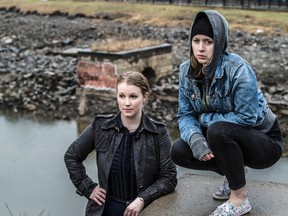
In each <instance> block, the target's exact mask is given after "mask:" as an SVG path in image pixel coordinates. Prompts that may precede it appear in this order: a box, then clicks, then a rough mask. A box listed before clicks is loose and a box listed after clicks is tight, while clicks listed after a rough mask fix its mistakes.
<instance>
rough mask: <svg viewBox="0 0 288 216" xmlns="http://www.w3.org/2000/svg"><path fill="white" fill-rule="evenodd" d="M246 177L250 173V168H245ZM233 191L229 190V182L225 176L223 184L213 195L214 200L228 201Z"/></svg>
mask: <svg viewBox="0 0 288 216" xmlns="http://www.w3.org/2000/svg"><path fill="white" fill-rule="evenodd" d="M244 172H245V175H246V174H247V172H248V168H247V167H246V166H244ZM230 193H231V190H230V188H229V182H228V180H227V178H226V177H225V176H224V181H223V183H222V184H221V185H220V186H219V187H218V188H217V190H216V191H215V193H213V198H214V199H216V200H227V199H229V197H230Z"/></svg>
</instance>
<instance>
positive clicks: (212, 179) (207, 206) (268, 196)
mask: <svg viewBox="0 0 288 216" xmlns="http://www.w3.org/2000/svg"><path fill="white" fill-rule="evenodd" d="M222 181H223V178H222V177H220V176H219V177H218V176H207V175H197V174H184V175H183V176H182V177H180V178H179V182H178V185H177V187H176V190H175V192H173V193H171V194H169V195H167V196H164V197H162V198H160V199H158V200H155V201H154V202H153V203H152V204H151V205H150V206H148V207H147V208H146V209H145V210H144V211H143V212H142V214H141V216H202V215H203V216H204V215H205V216H208V215H209V214H210V213H212V212H213V211H214V210H215V208H216V207H217V206H218V205H221V204H222V203H223V202H222V201H216V200H214V199H213V198H212V194H213V192H214V191H215V189H216V188H217V187H218V186H219V185H220V184H221V183H222ZM246 189H247V192H248V196H249V201H250V203H251V205H252V211H251V212H250V213H249V214H247V215H251V216H252V215H253V216H287V215H288V184H278V183H270V182H262V181H251V180H247V184H246Z"/></svg>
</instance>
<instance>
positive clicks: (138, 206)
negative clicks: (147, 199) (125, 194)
mask: <svg viewBox="0 0 288 216" xmlns="http://www.w3.org/2000/svg"><path fill="white" fill-rule="evenodd" d="M143 207H144V202H143V201H142V200H140V198H139V197H137V198H136V199H135V200H134V201H133V202H132V203H130V204H129V205H128V206H127V208H126V210H125V212H124V216H138V215H139V214H140V212H141V211H142V209H143Z"/></svg>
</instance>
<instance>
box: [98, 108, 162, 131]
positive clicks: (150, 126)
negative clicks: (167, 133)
mask: <svg viewBox="0 0 288 216" xmlns="http://www.w3.org/2000/svg"><path fill="white" fill-rule="evenodd" d="M120 115H121V113H120V112H118V113H116V114H115V115H114V116H113V117H112V118H109V119H107V120H106V121H104V122H103V124H102V125H101V128H102V129H104V130H105V129H111V128H115V129H116V130H120V128H121V124H120V121H121V119H120ZM144 129H145V130H147V131H150V132H152V133H158V129H157V127H156V126H155V124H154V120H152V119H151V118H149V117H148V116H147V114H145V113H144V112H142V119H141V125H140V130H139V132H142V131H143V130H144Z"/></svg>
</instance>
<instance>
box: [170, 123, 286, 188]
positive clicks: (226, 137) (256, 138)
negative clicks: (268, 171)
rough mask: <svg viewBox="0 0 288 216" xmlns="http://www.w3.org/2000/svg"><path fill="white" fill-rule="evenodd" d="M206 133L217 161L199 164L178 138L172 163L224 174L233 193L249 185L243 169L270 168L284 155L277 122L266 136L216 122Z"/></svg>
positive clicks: (250, 129)
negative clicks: (246, 167)
mask: <svg viewBox="0 0 288 216" xmlns="http://www.w3.org/2000/svg"><path fill="white" fill-rule="evenodd" d="M203 132H204V136H206V139H207V142H208V144H209V146H210V148H211V150H212V151H213V154H214V156H215V158H214V159H212V160H209V161H199V160H198V159H196V158H194V157H193V154H192V151H191V149H190V147H189V145H188V144H187V143H186V142H184V141H183V140H182V139H181V138H179V139H177V140H176V141H175V142H174V143H173V145H172V149H171V157H172V160H173V161H174V162H175V163H176V164H177V165H179V166H182V167H185V168H189V169H195V170H211V171H214V172H217V173H219V174H220V175H225V176H226V178H227V180H228V182H229V186H230V188H231V189H232V190H237V189H240V188H242V187H243V186H244V185H245V184H246V180H245V173H244V168H243V167H244V166H248V167H251V168H254V169H264V168H268V167H270V166H272V165H273V164H275V163H276V162H277V161H278V160H279V159H280V158H281V156H282V153H283V138H282V134H281V130H280V128H279V124H278V122H277V121H275V123H274V125H273V126H272V128H271V129H270V131H268V132H267V133H262V132H260V131H258V130H255V129H253V128H247V127H243V126H240V125H237V124H233V123H229V122H217V123H214V124H212V125H210V126H209V128H207V130H206V131H205V130H204V131H203Z"/></svg>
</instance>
